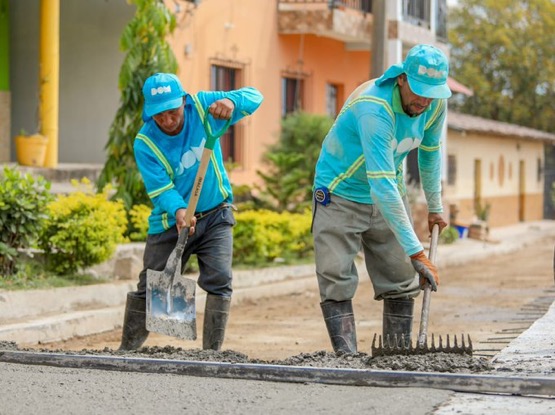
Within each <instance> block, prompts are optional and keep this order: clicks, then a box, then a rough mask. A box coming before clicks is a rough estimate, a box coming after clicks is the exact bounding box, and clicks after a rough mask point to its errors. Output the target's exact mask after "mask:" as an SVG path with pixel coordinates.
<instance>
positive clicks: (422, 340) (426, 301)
mask: <svg viewBox="0 0 555 415" xmlns="http://www.w3.org/2000/svg"><path fill="white" fill-rule="evenodd" d="M438 239H439V225H438V224H437V223H436V224H435V225H434V226H433V228H432V240H431V241H430V252H429V253H428V257H429V259H430V261H431V263H432V264H435V262H436V253H437V243H438ZM431 294H432V286H431V285H430V283H429V282H425V283H424V298H423V300H422V315H421V316H420V330H419V331H418V346H419V347H424V346H425V345H426V339H427V337H428V317H429V315H430V301H431V299H432V295H431Z"/></svg>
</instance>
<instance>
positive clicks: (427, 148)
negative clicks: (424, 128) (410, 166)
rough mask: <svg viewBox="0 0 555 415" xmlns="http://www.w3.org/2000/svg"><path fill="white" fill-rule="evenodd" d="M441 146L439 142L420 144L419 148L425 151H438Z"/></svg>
mask: <svg viewBox="0 0 555 415" xmlns="http://www.w3.org/2000/svg"><path fill="white" fill-rule="evenodd" d="M440 147H441V145H439V144H438V145H437V146H419V147H418V148H419V149H420V150H424V151H437V150H439V148H440Z"/></svg>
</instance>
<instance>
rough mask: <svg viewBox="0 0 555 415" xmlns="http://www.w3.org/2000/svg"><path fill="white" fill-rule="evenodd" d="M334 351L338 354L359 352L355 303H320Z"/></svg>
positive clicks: (349, 301)
mask: <svg viewBox="0 0 555 415" xmlns="http://www.w3.org/2000/svg"><path fill="white" fill-rule="evenodd" d="M320 307H321V308H322V314H323V315H324V321H325V322H326V328H327V329H328V334H329V336H330V340H331V345H332V347H333V351H334V352H335V353H337V354H345V353H356V352H357V334H356V327H355V315H354V314H353V303H352V302H351V300H347V301H324V302H323V303H320Z"/></svg>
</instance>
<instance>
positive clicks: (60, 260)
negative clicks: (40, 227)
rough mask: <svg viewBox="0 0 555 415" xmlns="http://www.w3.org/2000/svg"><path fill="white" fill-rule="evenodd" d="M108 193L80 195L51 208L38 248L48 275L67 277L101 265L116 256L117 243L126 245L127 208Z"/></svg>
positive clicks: (67, 197)
mask: <svg viewBox="0 0 555 415" xmlns="http://www.w3.org/2000/svg"><path fill="white" fill-rule="evenodd" d="M87 182H88V181H87V180H83V183H85V184H87ZM109 191H110V189H109V187H106V188H105V189H104V191H103V193H99V194H93V193H92V191H89V192H88V193H86V192H83V191H78V192H75V193H71V194H69V195H61V196H59V197H58V198H57V199H56V200H55V201H53V202H51V203H50V204H49V205H48V215H49V217H48V219H47V221H46V227H45V228H44V231H43V232H42V234H41V236H40V240H39V246H40V248H42V249H43V250H44V253H45V257H46V266H47V269H48V270H49V271H52V272H55V273H57V274H60V275H66V274H70V273H74V272H76V271H78V270H80V269H82V268H85V267H89V266H91V265H95V264H99V263H101V262H103V261H105V260H107V259H109V258H110V257H111V256H112V255H113V254H114V252H115V250H116V245H117V244H118V243H122V242H125V238H124V236H123V235H124V232H125V231H126V229H127V217H126V213H125V209H124V205H123V202H121V201H110V200H108V192H109Z"/></svg>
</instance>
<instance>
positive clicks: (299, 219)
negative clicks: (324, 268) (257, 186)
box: [233, 210, 312, 265]
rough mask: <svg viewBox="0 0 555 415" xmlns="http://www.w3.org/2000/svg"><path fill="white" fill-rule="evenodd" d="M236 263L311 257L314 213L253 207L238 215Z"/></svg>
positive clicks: (234, 248)
mask: <svg viewBox="0 0 555 415" xmlns="http://www.w3.org/2000/svg"><path fill="white" fill-rule="evenodd" d="M235 218H236V220H237V225H236V226H235V228H234V244H233V254H234V263H236V264H245V265H260V264H268V263H271V262H273V261H275V260H276V259H281V260H284V261H285V262H287V261H290V260H293V259H300V258H306V257H308V256H309V255H310V254H311V252H312V236H311V234H310V225H311V219H312V218H311V215H310V212H309V211H305V212H304V213H289V212H282V213H277V212H272V211H269V210H257V211H254V210H250V211H245V212H239V213H237V214H236V215H235Z"/></svg>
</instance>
